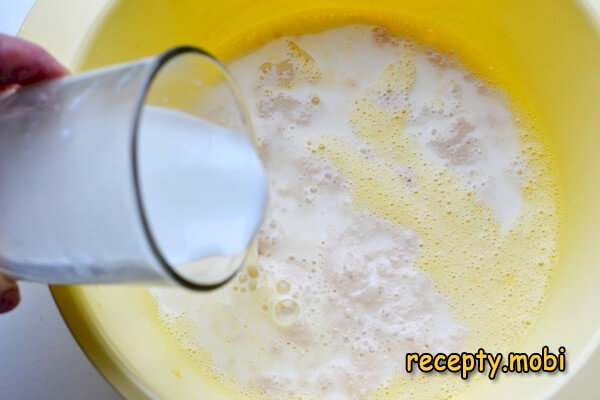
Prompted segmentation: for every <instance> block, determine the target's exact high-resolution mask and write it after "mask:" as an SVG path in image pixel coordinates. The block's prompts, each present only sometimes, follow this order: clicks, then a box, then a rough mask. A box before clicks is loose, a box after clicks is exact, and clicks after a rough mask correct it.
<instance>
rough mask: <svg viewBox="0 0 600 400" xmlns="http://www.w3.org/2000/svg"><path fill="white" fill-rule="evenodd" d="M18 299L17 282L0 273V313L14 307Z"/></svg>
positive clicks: (19, 298) (19, 297)
mask: <svg viewBox="0 0 600 400" xmlns="http://www.w3.org/2000/svg"><path fill="white" fill-rule="evenodd" d="M20 300H21V296H20V295H19V287H18V286H17V283H16V282H15V281H14V280H12V279H10V278H8V277H6V276H4V275H2V274H0V314H1V313H5V312H8V311H10V310H12V309H13V308H15V307H16V306H17V304H19V301H20Z"/></svg>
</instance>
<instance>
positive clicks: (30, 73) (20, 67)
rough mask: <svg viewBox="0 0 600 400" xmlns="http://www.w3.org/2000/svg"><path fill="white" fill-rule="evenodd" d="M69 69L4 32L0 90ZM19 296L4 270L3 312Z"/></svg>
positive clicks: (0, 42) (0, 309)
mask: <svg viewBox="0 0 600 400" xmlns="http://www.w3.org/2000/svg"><path fill="white" fill-rule="evenodd" d="M67 73H68V70H67V69H66V68H65V67H63V66H62V65H61V64H60V63H59V62H58V61H56V59H54V57H52V56H51V55H50V54H48V52H47V51H45V50H44V49H42V48H41V47H39V46H37V45H35V44H33V43H29V42H27V41H25V40H22V39H17V38H15V37H12V36H7V35H3V34H1V33H0V92H3V91H5V90H8V89H13V88H18V87H20V86H25V85H30V84H32V83H35V82H39V81H43V80H45V79H51V78H56V77H59V76H62V75H65V74H67ZM19 300H20V295H19V287H18V286H17V283H16V282H15V281H14V280H13V279H11V278H9V277H7V276H4V275H1V274H0V313H4V312H7V311H10V310H12V309H13V308H15V307H16V306H17V304H19Z"/></svg>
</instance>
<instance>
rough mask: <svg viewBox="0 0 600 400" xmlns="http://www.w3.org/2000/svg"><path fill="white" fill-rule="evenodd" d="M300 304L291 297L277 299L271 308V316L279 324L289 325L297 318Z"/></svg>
mask: <svg viewBox="0 0 600 400" xmlns="http://www.w3.org/2000/svg"><path fill="white" fill-rule="evenodd" d="M299 316H300V306H299V305H298V303H297V302H296V300H294V299H293V298H285V299H281V300H279V301H278V302H277V303H276V304H275V307H274V308H273V317H274V318H275V321H276V322H277V323H278V324H279V325H281V326H290V325H292V324H293V323H294V322H296V321H297V320H298V317H299Z"/></svg>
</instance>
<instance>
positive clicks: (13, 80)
mask: <svg viewBox="0 0 600 400" xmlns="http://www.w3.org/2000/svg"><path fill="white" fill-rule="evenodd" d="M68 72H69V71H68V70H67V69H66V68H65V67H63V66H62V65H61V64H60V63H59V62H58V61H56V60H55V59H54V57H52V56H51V55H50V54H48V52H47V51H46V50H44V49H42V48H41V47H40V46H38V45H36V44H33V43H30V42H27V41H25V40H22V39H18V38H15V37H12V36H7V35H3V34H0V87H1V86H7V85H14V84H18V85H29V84H31V83H35V82H38V81H42V80H44V79H50V78H55V77H59V76H62V75H65V74H67V73H68Z"/></svg>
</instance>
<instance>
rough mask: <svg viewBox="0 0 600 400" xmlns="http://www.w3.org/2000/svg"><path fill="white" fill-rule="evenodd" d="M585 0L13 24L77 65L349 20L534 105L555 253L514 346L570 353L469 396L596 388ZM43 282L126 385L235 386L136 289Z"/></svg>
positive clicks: (272, 5) (132, 393) (592, 66)
mask: <svg viewBox="0 0 600 400" xmlns="http://www.w3.org/2000/svg"><path fill="white" fill-rule="evenodd" d="M594 1H595V3H587V2H586V3H583V2H577V1H574V0H573V1H547V0H527V1H525V0H521V1H517V0H514V1H510V0H509V1H507V0H489V1H479V0H462V1H443V0H420V1H413V0H372V1H369V2H366V1H364V0H303V1H280V0H260V1H251V0H223V1H221V2H208V1H201V0H180V1H177V2H175V1H167V0H162V1H158V0H156V1H148V0H127V1H125V0H123V1H107V0H87V1H81V0H60V1H57V0H38V2H37V4H36V5H35V7H34V8H33V10H32V12H31V13H30V15H29V17H28V19H27V21H26V23H25V25H24V26H23V29H22V31H21V35H22V36H24V37H26V38H29V39H31V40H34V41H36V42H38V43H40V44H42V45H44V46H46V47H47V48H49V49H50V50H51V51H52V52H54V53H55V54H57V56H58V57H59V58H60V59H61V60H62V61H63V62H65V63H66V64H67V65H68V66H70V67H71V68H72V69H73V70H81V69H87V68H91V67H95V66H100V65H105V64H109V63H113V62H118V61H124V60H129V59H133V58H137V57H140V56H145V55H148V54H153V53H158V52H160V51H162V50H164V49H166V48H168V47H170V46H173V45H179V44H192V45H196V46H199V47H203V48H205V49H206V50H209V51H211V52H213V53H214V54H216V55H217V56H219V57H222V58H224V59H230V58H232V57H234V56H235V55H237V54H239V53H240V52H243V51H245V50H248V49H251V48H252V47H255V46H257V45H259V44H260V43H263V42H264V41H266V40H268V39H269V38H271V37H273V36H274V35H278V34H289V33H300V32H305V31H315V30H319V29H321V28H324V27H327V26H329V25H336V24H342V23H345V22H355V21H364V22H368V23H375V24H386V25H389V26H390V27H391V28H392V29H393V30H395V31H397V32H398V33H400V34H403V33H404V34H410V35H411V36H414V37H416V39H417V40H418V41H421V42H424V43H430V44H434V45H435V46H437V47H441V48H445V49H451V48H458V49H460V51H459V53H460V55H461V58H462V60H463V62H465V63H466V64H468V65H470V66H471V67H473V68H475V69H477V71H478V72H479V73H480V74H481V75H484V76H485V77H486V78H487V79H490V80H493V81H494V82H496V83H498V84H499V85H500V86H502V87H505V88H507V89H508V90H509V91H510V94H511V96H512V98H513V100H514V101H517V102H519V103H521V104H522V105H523V107H524V108H525V109H526V110H528V111H529V112H531V113H532V114H533V115H534V116H535V118H536V120H537V123H538V125H539V126H540V128H541V130H542V131H543V132H544V134H545V135H546V136H547V138H548V142H549V144H550V146H551V147H552V150H553V151H554V153H555V154H556V156H557V160H558V165H559V173H560V176H559V179H560V188H561V197H562V201H563V202H562V215H563V220H562V227H561V232H560V263H559V265H558V267H557V269H556V273H555V276H554V278H553V281H552V287H551V289H550V293H549V296H548V300H547V301H546V302H545V304H544V306H543V309H542V312H541V315H540V318H539V320H538V321H537V322H536V324H535V325H534V326H533V327H532V329H531V331H530V333H529V335H528V336H527V338H526V339H525V341H524V342H523V343H522V345H521V349H520V350H528V351H534V350H539V349H540V347H541V346H542V345H549V346H550V347H551V348H554V349H556V348H557V347H558V346H559V345H562V346H565V347H566V348H567V355H568V356H567V357H568V358H567V360H568V372H567V373H564V374H551V375H548V374H546V375H535V374H530V375H520V376H510V377H505V378H503V379H501V380H500V381H499V382H494V383H493V384H482V385H478V386H476V388H475V390H474V391H471V392H469V393H467V394H466V395H465V398H487V399H492V398H539V397H542V398H545V397H553V398H564V399H568V398H599V397H600V389H599V388H596V382H595V381H594V379H593V378H594V371H598V368H600V353H599V354H595V352H596V349H597V347H598V342H599V340H600V333H599V331H598V328H599V327H600V307H599V305H600V290H598V287H597V285H598V283H599V282H600V250H599V249H598V244H597V237H598V233H597V231H598V226H600V185H598V184H597V178H598V177H599V176H600V163H598V161H597V160H598V157H597V155H598V153H599V151H600V112H599V111H598V110H599V107H600V34H599V31H598V26H599V25H598V20H599V17H598V15H597V14H596V13H595V12H594V9H596V10H597V9H599V8H600V7H598V5H599V4H598V1H597V0H594ZM84 32H86V34H85V35H83V33H84ZM482 60H483V61H482ZM488 67H489V68H488ZM52 291H53V293H54V296H55V299H56V302H57V303H58V305H59V307H60V309H61V312H62V313H63V316H64V318H65V320H66V321H67V323H68V324H69V326H70V328H71V330H72V332H73V334H74V336H75V337H76V339H77V340H78V342H79V343H80V345H81V346H82V347H83V349H84V350H85V351H86V353H87V354H88V355H89V357H90V359H91V360H92V361H93V362H94V364H95V365H96V366H97V367H98V369H99V370H100V371H101V372H102V373H103V374H104V375H105V376H106V377H107V378H108V380H109V381H110V382H111V383H112V384H113V385H114V386H115V387H116V388H117V389H118V390H119V391H120V392H121V393H122V394H123V395H125V396H126V397H131V398H146V397H153V396H157V397H160V398H176V399H181V398H206V399H218V398H229V397H230V396H232V394H231V393H230V392H229V391H228V388H227V387H224V386H222V385H219V384H216V383H210V382H209V381H208V380H207V379H206V377H204V376H203V375H202V371H200V370H199V369H198V368H197V367H195V366H194V364H193V362H192V361H191V360H190V359H189V358H188V357H187V356H186V354H185V353H184V352H183V351H182V350H180V349H179V348H178V347H177V346H176V345H175V344H173V342H172V341H171V340H170V339H169V335H168V333H167V332H166V331H165V330H164V328H163V327H162V325H161V324H160V322H159V321H158V320H157V318H156V316H155V313H154V311H153V306H152V303H151V301H150V299H149V298H148V296H147V294H146V292H145V291H144V290H143V289H141V288H126V287H97V286H88V287H54V288H53V289H52ZM515 350H517V349H515Z"/></svg>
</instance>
